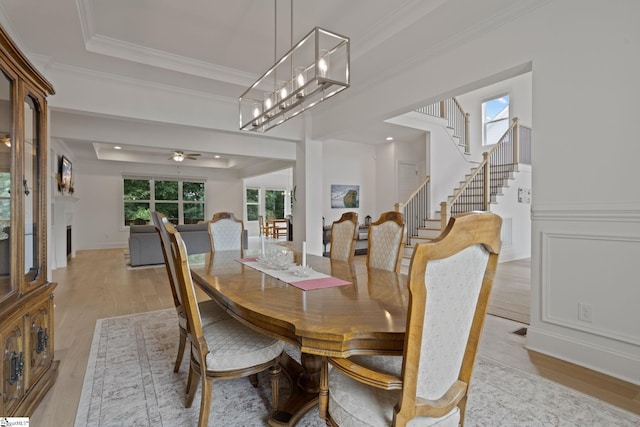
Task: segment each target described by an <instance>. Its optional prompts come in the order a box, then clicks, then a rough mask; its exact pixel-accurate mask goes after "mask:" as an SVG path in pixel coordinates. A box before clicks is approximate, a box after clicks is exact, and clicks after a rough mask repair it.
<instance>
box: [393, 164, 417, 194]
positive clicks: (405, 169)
mask: <svg viewBox="0 0 640 427" xmlns="http://www.w3.org/2000/svg"><path fill="white" fill-rule="evenodd" d="M397 182H398V192H397V194H398V202H400V203H404V202H406V201H407V199H408V198H409V196H410V195H411V194H412V193H413V192H414V191H416V188H418V184H419V180H418V165H417V164H415V163H407V162H398V180H397Z"/></svg>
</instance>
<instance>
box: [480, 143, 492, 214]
mask: <svg viewBox="0 0 640 427" xmlns="http://www.w3.org/2000/svg"><path fill="white" fill-rule="evenodd" d="M482 159H483V161H484V167H483V168H484V200H483V202H482V208H483V210H484V211H485V212H487V211H489V203H490V202H491V175H490V173H491V171H490V170H489V153H487V152H486V151H485V152H484V153H482Z"/></svg>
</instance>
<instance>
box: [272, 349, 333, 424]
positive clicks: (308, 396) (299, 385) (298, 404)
mask: <svg viewBox="0 0 640 427" xmlns="http://www.w3.org/2000/svg"><path fill="white" fill-rule="evenodd" d="M301 362H302V365H300V364H299V363H298V362H296V361H295V360H293V359H292V358H291V357H290V356H289V355H288V354H286V353H284V354H283V356H282V357H281V358H280V365H281V366H282V369H283V372H285V374H286V375H287V377H288V378H289V382H290V384H291V395H290V396H289V399H288V400H287V401H286V402H285V403H284V404H283V405H282V406H281V407H280V408H278V410H277V411H275V412H274V413H273V414H272V415H271V418H270V419H269V425H270V426H277V427H282V426H294V425H295V424H296V423H297V422H298V420H299V419H300V418H301V417H302V416H303V415H304V414H306V413H307V411H309V410H310V409H312V408H313V407H314V406H316V405H317V404H318V393H319V391H320V369H321V366H322V357H321V356H315V355H311V354H305V353H302V355H301Z"/></svg>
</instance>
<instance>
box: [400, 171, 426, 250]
mask: <svg viewBox="0 0 640 427" xmlns="http://www.w3.org/2000/svg"><path fill="white" fill-rule="evenodd" d="M430 180H431V177H430V176H427V177H426V178H425V179H424V181H422V184H420V185H419V186H418V188H417V189H416V190H415V191H414V192H413V193H411V195H410V196H409V197H408V198H407V201H406V202H405V203H396V204H395V210H396V212H402V213H403V215H404V222H405V229H406V233H407V237H406V244H407V245H410V244H411V237H412V236H417V235H418V228H419V227H420V224H422V221H424V220H425V219H427V218H428V217H429V185H428V184H429V181H430Z"/></svg>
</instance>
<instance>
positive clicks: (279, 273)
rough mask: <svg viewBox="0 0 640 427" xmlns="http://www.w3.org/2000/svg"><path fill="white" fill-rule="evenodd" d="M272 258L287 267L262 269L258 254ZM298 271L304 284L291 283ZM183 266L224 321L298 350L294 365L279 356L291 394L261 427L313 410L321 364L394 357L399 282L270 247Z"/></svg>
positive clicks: (400, 338)
mask: <svg viewBox="0 0 640 427" xmlns="http://www.w3.org/2000/svg"><path fill="white" fill-rule="evenodd" d="M278 251H280V252H285V251H289V252H291V254H290V255H289V256H290V257H291V258H290V259H291V265H289V266H282V265H278V266H276V267H274V266H273V265H270V264H269V263H268V262H267V261H266V259H267V258H268V257H266V256H265V252H270V253H273V252H276V253H277V252H278ZM303 263H304V264H306V265H308V266H309V267H310V269H311V273H310V275H309V276H308V277H299V276H298V275H296V273H298V274H300V272H299V271H298V270H300V268H299V266H300V265H301V264H303ZM189 265H190V269H191V273H192V277H193V279H194V283H195V284H196V285H197V286H199V287H200V288H201V289H202V290H203V291H204V293H206V294H207V295H208V296H209V297H210V298H212V299H213V300H215V301H217V302H218V304H220V305H221V306H222V307H223V308H225V310H226V311H227V312H228V313H229V314H230V315H231V316H233V317H234V318H236V319H237V320H239V321H240V322H242V323H243V324H245V325H247V326H249V327H251V328H253V329H255V330H257V331H259V332H261V333H264V334H266V335H269V336H272V337H275V338H278V339H280V340H283V341H285V342H288V343H290V344H293V345H294V346H296V347H298V348H299V349H300V360H294V359H293V358H292V357H291V355H289V354H288V353H286V352H285V353H283V355H282V356H281V357H280V360H279V363H280V365H281V366H282V368H283V370H284V372H285V373H286V376H287V378H288V379H289V381H290V383H291V393H290V395H289V397H288V400H286V401H285V402H283V403H281V404H280V405H279V407H278V408H277V410H275V411H274V412H273V413H272V414H271V417H270V419H269V425H272V426H293V425H295V424H296V422H297V421H298V420H299V419H300V418H301V417H302V416H303V415H304V414H305V413H306V412H307V411H308V410H310V409H311V408H313V407H314V406H315V405H317V404H318V401H319V400H318V399H319V392H320V381H321V378H320V371H321V365H322V358H323V357H326V356H330V357H349V356H352V355H364V354H385V355H401V354H402V350H403V345H404V335H405V326H406V318H407V304H408V287H407V282H408V279H407V276H406V275H404V274H400V273H395V272H391V271H386V270H379V269H373V268H367V266H366V265H364V264H361V263H349V262H345V261H335V260H331V259H330V258H327V257H322V256H316V255H308V254H306V253H300V252H294V251H290V250H289V249H286V248H285V247H278V246H277V245H276V247H275V249H274V248H270V249H269V248H268V249H267V250H266V251H265V249H264V248H263V249H259V250H242V251H216V252H211V253H208V254H194V255H190V256H189ZM291 267H294V268H291ZM303 273H304V272H303ZM307 273H308V272H307ZM325 398H326V397H325ZM320 416H321V417H322V416H323V414H322V413H321V414H320Z"/></svg>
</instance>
